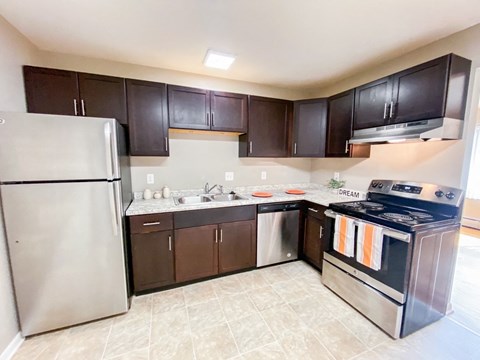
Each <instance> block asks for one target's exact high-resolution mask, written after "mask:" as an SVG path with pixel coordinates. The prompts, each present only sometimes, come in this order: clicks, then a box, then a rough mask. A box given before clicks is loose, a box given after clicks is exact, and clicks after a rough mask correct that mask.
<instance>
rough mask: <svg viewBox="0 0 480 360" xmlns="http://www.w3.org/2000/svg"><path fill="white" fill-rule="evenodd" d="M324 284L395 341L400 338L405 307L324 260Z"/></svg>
mask: <svg viewBox="0 0 480 360" xmlns="http://www.w3.org/2000/svg"><path fill="white" fill-rule="evenodd" d="M322 282H323V284H324V285H325V286H327V287H328V288H330V289H331V290H332V291H333V292H335V293H336V294H337V295H339V296H340V297H341V298H343V299H344V300H345V301H346V302H348V303H349V304H350V305H352V306H353V307H354V308H356V309H357V310H358V311H360V312H361V313H362V314H363V315H365V316H366V317H367V318H368V319H370V321H372V322H373V323H375V324H377V325H378V326H379V327H380V328H381V329H383V330H384V331H385V332H386V333H387V334H388V335H390V336H391V337H393V338H394V339H398V338H399V337H400V329H401V324H402V316H403V306H402V305H397V304H396V303H395V302H393V301H391V300H389V299H388V298H387V297H385V296H384V295H382V294H381V293H380V292H378V291H376V290H374V289H373V288H371V287H370V286H368V285H366V284H364V283H363V282H361V281H359V280H357V279H355V278H354V277H352V276H350V275H349V274H347V273H346V272H344V271H342V270H340V269H338V268H337V267H336V266H334V265H332V264H330V263H329V262H328V261H325V260H323V273H322Z"/></svg>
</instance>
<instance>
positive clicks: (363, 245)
mask: <svg viewBox="0 0 480 360" xmlns="http://www.w3.org/2000/svg"><path fill="white" fill-rule="evenodd" d="M382 247H383V229H382V228H381V227H378V226H375V225H372V224H366V223H360V224H358V237H357V261H358V262H359V263H360V264H363V265H365V266H368V267H369V268H371V269H373V270H376V271H378V270H380V268H381V267H382Z"/></svg>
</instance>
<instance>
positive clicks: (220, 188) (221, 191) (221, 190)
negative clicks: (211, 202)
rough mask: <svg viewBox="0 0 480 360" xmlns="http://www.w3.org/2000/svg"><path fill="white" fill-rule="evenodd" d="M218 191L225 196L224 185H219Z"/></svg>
mask: <svg viewBox="0 0 480 360" xmlns="http://www.w3.org/2000/svg"><path fill="white" fill-rule="evenodd" d="M218 190H220V194H223V185H218Z"/></svg>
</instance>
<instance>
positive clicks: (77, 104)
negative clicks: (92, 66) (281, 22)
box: [23, 66, 127, 125]
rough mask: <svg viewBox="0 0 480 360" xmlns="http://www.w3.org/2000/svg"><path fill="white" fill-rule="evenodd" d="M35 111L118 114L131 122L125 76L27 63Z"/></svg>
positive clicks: (29, 94) (29, 101)
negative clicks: (28, 64)
mask: <svg viewBox="0 0 480 360" xmlns="http://www.w3.org/2000/svg"><path fill="white" fill-rule="evenodd" d="M23 74H24V80H25V93H26V99H27V110H28V112H32V113H44V114H58V115H78V116H93V117H107V118H115V119H117V120H118V121H119V122H120V123H121V124H124V125H126V124H127V108H126V99H125V80H124V79H123V78H117V77H112V76H103V75H94V74H84V73H77V72H74V71H65V70H57V69H48V68H40V67H34V66H24V67H23Z"/></svg>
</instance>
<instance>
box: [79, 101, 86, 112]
mask: <svg viewBox="0 0 480 360" xmlns="http://www.w3.org/2000/svg"><path fill="white" fill-rule="evenodd" d="M80 104H82V115H83V116H85V115H86V112H85V101H83V99H82V100H80Z"/></svg>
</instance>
